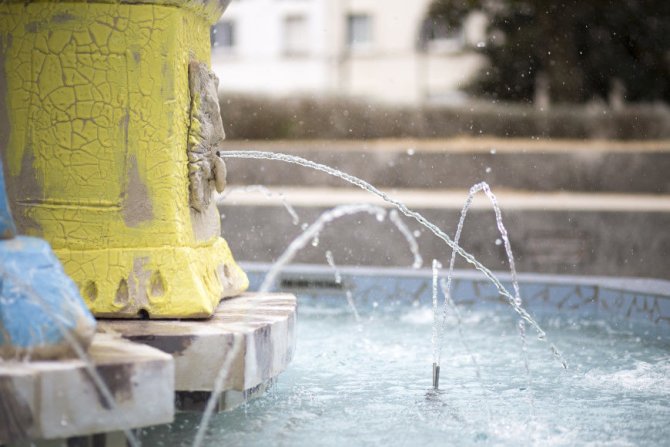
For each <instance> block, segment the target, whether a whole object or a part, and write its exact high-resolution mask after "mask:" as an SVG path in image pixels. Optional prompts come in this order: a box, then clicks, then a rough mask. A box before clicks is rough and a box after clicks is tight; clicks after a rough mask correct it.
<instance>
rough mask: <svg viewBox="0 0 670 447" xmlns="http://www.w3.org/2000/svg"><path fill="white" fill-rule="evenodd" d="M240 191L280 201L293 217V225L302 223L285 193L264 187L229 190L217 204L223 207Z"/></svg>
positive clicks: (220, 197) (218, 199) (255, 186)
mask: <svg viewBox="0 0 670 447" xmlns="http://www.w3.org/2000/svg"><path fill="white" fill-rule="evenodd" d="M238 191H239V192H245V193H249V192H260V193H262V194H263V195H264V196H265V197H267V198H268V199H278V200H279V201H280V202H281V204H282V205H283V206H284V209H286V212H287V213H289V215H290V216H291V220H292V222H293V225H298V224H299V223H300V217H299V216H298V213H296V211H295V208H293V206H292V205H291V204H290V203H288V201H287V200H286V196H285V195H284V193H281V192H274V191H271V190H270V189H268V188H266V187H265V186H263V185H250V186H244V187H236V188H227V189H226V190H225V191H224V192H223V193H222V194H220V195H219V197H218V198H217V199H216V204H217V205H219V206H220V205H222V204H223V203H224V199H225V198H226V197H228V196H229V195H230V194H232V193H235V192H238Z"/></svg>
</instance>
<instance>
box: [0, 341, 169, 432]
mask: <svg viewBox="0 0 670 447" xmlns="http://www.w3.org/2000/svg"><path fill="white" fill-rule="evenodd" d="M89 356H90V358H91V360H92V362H93V364H94V365H95V367H96V369H97V371H98V373H99V374H100V375H101V376H102V379H103V381H104V382H105V383H106V385H107V387H108V388H109V391H110V392H111V394H112V396H113V398H114V400H115V406H116V409H115V410H114V409H112V408H110V405H109V402H108V401H107V400H106V399H105V398H104V395H103V394H102V393H101V392H100V391H99V390H98V388H97V387H96V386H95V383H94V382H93V380H92V379H91V377H90V375H89V373H88V370H87V369H86V366H85V364H84V362H83V361H82V360H79V359H71V360H61V361H39V362H18V361H6V362H1V363H0V444H4V443H20V442H22V441H27V440H59V439H60V440H62V439H65V438H72V437H77V438H78V437H84V438H85V439H88V437H87V435H92V434H95V433H109V432H114V431H119V430H122V429H130V428H137V427H144V426H148V425H155V424H164V423H169V422H171V421H172V419H173V417H174V398H173V392H174V365H173V360H172V358H171V357H170V356H169V355H166V354H165V353H163V352H160V351H159V350H157V349H153V348H151V347H149V346H144V345H140V344H136V343H131V342H129V341H127V340H124V339H122V338H119V337H114V336H111V335H108V334H96V336H95V337H94V339H93V343H92V344H91V347H90V349H89ZM96 436H98V437H100V436H103V437H104V436H106V435H96ZM54 442H55V443H56V445H58V442H59V441H54ZM44 445H49V444H48V443H47V444H44ZM68 445H69V444H68ZM84 445H86V444H84Z"/></svg>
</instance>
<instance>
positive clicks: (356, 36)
mask: <svg viewBox="0 0 670 447" xmlns="http://www.w3.org/2000/svg"><path fill="white" fill-rule="evenodd" d="M371 43H372V17H370V15H368V14H350V15H349V16H348V17H347V45H348V46H349V48H362V47H367V46H369V45H370V44H371Z"/></svg>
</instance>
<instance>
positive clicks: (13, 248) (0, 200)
mask: <svg viewBox="0 0 670 447" xmlns="http://www.w3.org/2000/svg"><path fill="white" fill-rule="evenodd" d="M1 173H2V163H1V162H0V357H1V358H3V359H13V358H31V359H34V360H37V359H40V360H43V359H57V358H62V357H69V356H72V355H74V354H75V353H76V350H75V349H74V348H73V346H72V343H78V344H79V345H80V346H81V347H82V348H84V349H86V348H87V347H88V345H89V344H90V342H91V339H92V338H93V335H94V334H95V319H94V318H93V315H91V312H90V311H89V310H88V308H87V307H86V305H85V304H84V301H83V300H82V298H81V296H80V295H79V290H78V289H77V286H76V285H75V284H74V282H73V281H72V280H71V279H70V278H69V277H68V276H67V275H66V274H65V272H64V271H63V267H62V265H61V263H60V261H59V260H58V259H57V258H56V256H55V255H54V253H53V251H52V250H51V247H50V246H49V244H48V243H47V242H46V241H44V240H42V239H38V238H34V237H27V236H16V237H13V236H14V235H15V234H16V230H15V227H14V222H13V220H12V217H11V214H10V212H9V206H8V201H7V196H6V194H5V184H4V179H3V178H2V175H1Z"/></svg>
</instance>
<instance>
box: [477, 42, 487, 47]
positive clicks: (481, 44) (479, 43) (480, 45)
mask: <svg viewBox="0 0 670 447" xmlns="http://www.w3.org/2000/svg"><path fill="white" fill-rule="evenodd" d="M485 46H486V44H485V43H484V42H477V48H484V47H485Z"/></svg>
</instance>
